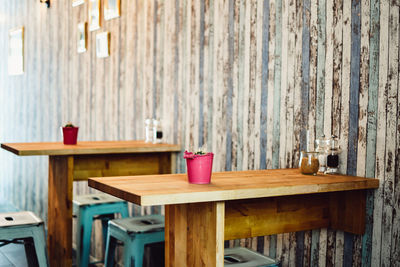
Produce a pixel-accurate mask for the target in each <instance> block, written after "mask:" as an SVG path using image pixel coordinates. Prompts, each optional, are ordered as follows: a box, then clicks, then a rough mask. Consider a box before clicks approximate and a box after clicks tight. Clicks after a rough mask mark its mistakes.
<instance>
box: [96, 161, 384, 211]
mask: <svg viewBox="0 0 400 267" xmlns="http://www.w3.org/2000/svg"><path fill="white" fill-rule="evenodd" d="M89 186H91V187H93V188H96V189H98V190H101V191H104V192H106V193H109V194H111V195H114V196H116V197H119V198H122V199H125V200H127V201H130V202H133V203H136V204H138V205H142V206H151V205H166V204H183V203H195V202H207V201H224V200H236V199H249V198H261V197H273V196H286V195H300V194H312V193H322V192H334V191H348V190H358V189H372V188H378V187H379V180H378V179H370V178H362V177H355V176H345V175H316V176H312V175H303V174H301V173H300V171H299V169H278V170H257V171H237V172H215V173H213V174H212V178H211V184H207V185H196V184H189V183H188V181H187V175H186V174H167V175H147V176H123V177H99V178H90V179H89Z"/></svg>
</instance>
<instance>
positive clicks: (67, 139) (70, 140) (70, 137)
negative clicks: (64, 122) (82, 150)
mask: <svg viewBox="0 0 400 267" xmlns="http://www.w3.org/2000/svg"><path fill="white" fill-rule="evenodd" d="M78 130H79V127H63V128H62V131H63V141H64V145H76V141H77V140H78Z"/></svg>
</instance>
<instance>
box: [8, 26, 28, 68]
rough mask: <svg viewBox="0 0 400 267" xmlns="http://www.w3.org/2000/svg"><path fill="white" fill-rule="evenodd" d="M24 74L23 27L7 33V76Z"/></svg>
mask: <svg viewBox="0 0 400 267" xmlns="http://www.w3.org/2000/svg"><path fill="white" fill-rule="evenodd" d="M23 73H24V27H19V28H15V29H11V30H10V31H9V32H8V74H9V75H21V74H23Z"/></svg>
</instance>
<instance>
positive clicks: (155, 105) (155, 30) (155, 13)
mask: <svg viewBox="0 0 400 267" xmlns="http://www.w3.org/2000/svg"><path fill="white" fill-rule="evenodd" d="M157 10H158V2H157V0H154V10H153V27H154V31H153V81H152V82H153V85H152V87H153V96H152V98H153V110H152V116H153V118H154V119H155V118H156V117H157V93H158V90H157V76H158V73H157V32H158V27H157Z"/></svg>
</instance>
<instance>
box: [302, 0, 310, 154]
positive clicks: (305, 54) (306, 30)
mask: <svg viewBox="0 0 400 267" xmlns="http://www.w3.org/2000/svg"><path fill="white" fill-rule="evenodd" d="M307 17H311V6H310V0H304V1H303V32H302V59H301V70H302V73H301V76H302V77H301V124H302V126H303V127H302V128H301V131H300V150H306V146H307V129H308V110H309V103H308V99H309V92H310V25H308V23H309V21H308V20H307Z"/></svg>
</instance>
